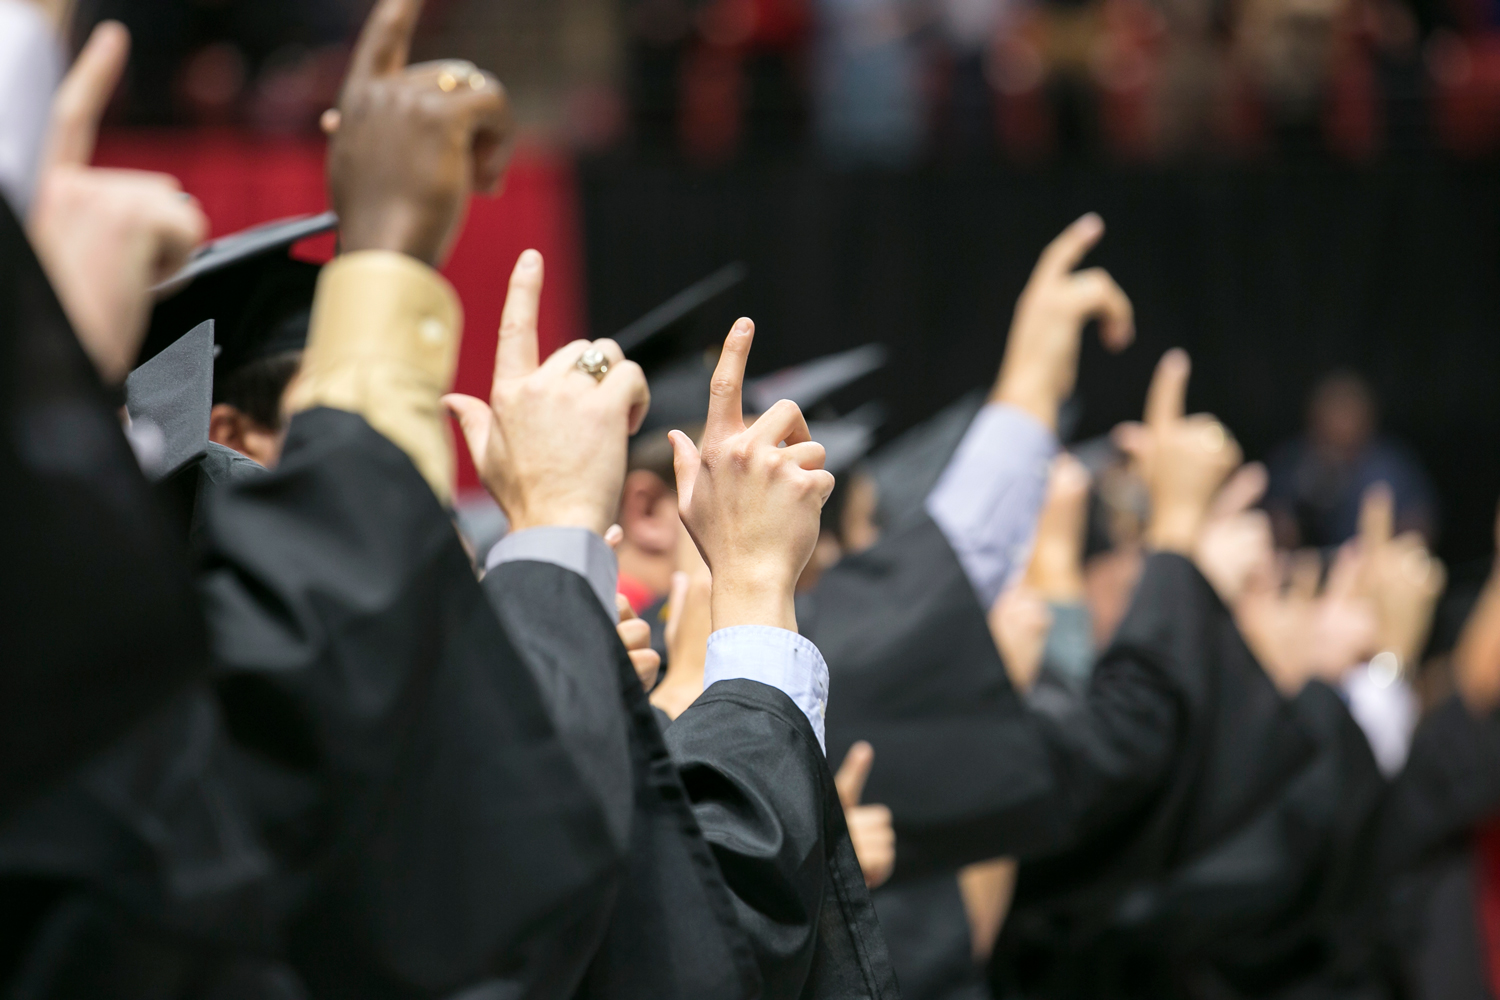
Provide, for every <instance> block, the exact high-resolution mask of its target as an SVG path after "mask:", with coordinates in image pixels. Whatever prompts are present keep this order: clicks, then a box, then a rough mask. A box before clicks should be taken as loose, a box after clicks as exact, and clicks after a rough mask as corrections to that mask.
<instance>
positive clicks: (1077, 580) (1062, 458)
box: [1026, 452, 1091, 601]
mask: <svg viewBox="0 0 1500 1000" xmlns="http://www.w3.org/2000/svg"><path fill="white" fill-rule="evenodd" d="M1090 482H1091V477H1090V476H1089V470H1088V469H1087V468H1085V467H1084V464H1083V463H1082V462H1080V461H1079V460H1078V459H1076V458H1074V457H1073V456H1072V455H1069V454H1067V453H1066V452H1064V453H1063V454H1061V455H1059V456H1057V458H1055V459H1053V461H1052V468H1051V469H1050V470H1048V475H1047V502H1046V504H1045V505H1044V506H1043V507H1042V516H1041V519H1040V520H1039V521H1038V522H1037V527H1036V544H1035V545H1034V546H1033V547H1032V550H1031V562H1030V563H1028V564H1027V566H1026V585H1027V586H1028V587H1030V588H1031V589H1032V590H1033V591H1035V592H1036V593H1037V595H1038V596H1040V597H1042V598H1044V599H1046V600H1049V601H1080V600H1082V599H1083V588H1084V580H1083V549H1084V543H1085V540H1086V539H1085V535H1086V534H1087V532H1088V518H1089V485H1090Z"/></svg>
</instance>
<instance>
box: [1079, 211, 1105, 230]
mask: <svg viewBox="0 0 1500 1000" xmlns="http://www.w3.org/2000/svg"><path fill="white" fill-rule="evenodd" d="M1078 224H1079V225H1081V226H1083V227H1084V228H1086V229H1088V230H1089V231H1090V232H1098V231H1099V230H1102V229H1103V228H1104V219H1103V218H1102V217H1101V216H1100V215H1099V213H1098V212H1085V213H1084V214H1083V215H1082V216H1080V217H1079V219H1078Z"/></svg>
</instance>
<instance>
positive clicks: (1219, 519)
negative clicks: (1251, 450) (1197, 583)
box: [1193, 462, 1276, 607]
mask: <svg viewBox="0 0 1500 1000" xmlns="http://www.w3.org/2000/svg"><path fill="white" fill-rule="evenodd" d="M1267 482H1268V479H1267V476H1266V467H1265V466H1263V465H1261V464H1260V463H1259V462H1251V463H1249V464H1247V465H1242V466H1240V467H1239V468H1238V469H1237V470H1235V473H1234V475H1232V476H1230V477H1229V481H1228V482H1226V483H1225V484H1224V488H1223V489H1221V490H1220V491H1219V495H1218V496H1217V497H1215V498H1214V502H1213V506H1212V507H1210V508H1209V512H1208V517H1207V520H1206V522H1205V523H1204V526H1203V531H1202V533H1201V534H1200V535H1199V537H1198V544H1197V547H1196V549H1195V550H1194V553H1193V561H1194V562H1195V563H1197V564H1198V569H1199V570H1200V571H1201V572H1202V573H1203V575H1204V577H1206V578H1207V579H1208V582H1209V583H1211V584H1213V587H1214V590H1216V591H1218V594H1219V597H1220V598H1221V599H1222V600H1223V601H1224V603H1225V604H1227V605H1229V606H1230V607H1233V606H1234V605H1235V603H1236V602H1237V601H1238V600H1239V599H1240V597H1241V595H1242V594H1243V593H1244V592H1245V588H1246V587H1247V586H1249V585H1250V582H1251V580H1252V579H1255V578H1257V577H1260V576H1266V577H1269V575H1270V574H1271V573H1272V571H1273V570H1274V565H1275V560H1276V549H1275V541H1274V539H1273V535H1272V532H1271V519H1270V518H1269V517H1268V516H1267V515H1266V512H1265V511H1263V510H1256V509H1254V508H1255V504H1256V503H1257V502H1258V501H1259V500H1260V498H1261V497H1262V496H1263V495H1264V494H1265V492H1266V485H1267Z"/></svg>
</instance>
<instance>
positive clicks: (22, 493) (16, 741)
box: [0, 199, 207, 821]
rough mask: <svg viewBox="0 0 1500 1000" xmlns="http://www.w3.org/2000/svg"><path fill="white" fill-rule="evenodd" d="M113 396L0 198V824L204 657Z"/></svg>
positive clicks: (185, 678) (163, 696)
mask: <svg viewBox="0 0 1500 1000" xmlns="http://www.w3.org/2000/svg"><path fill="white" fill-rule="evenodd" d="M118 405H119V404H118V403H117V402H112V401H111V400H109V399H108V398H107V394H106V392H105V389H104V387H103V386H102V385H100V383H99V377H98V375H97V374H96V373H95V371H94V368H93V365H92V364H91V363H90V362H89V359H88V357H87V356H86V355H85V354H84V351H83V348H82V347H81V346H80V345H79V343H78V340H77V338H76V336H75V335H74V333H73V330H72V327H71V326H70V325H69V323H68V319H67V316H66V315H65V314H64V313H63V310H62V306H61V305H60V304H59V303H58V301H57V298H56V296H55V295H54V294H53V291H52V288H51V286H50V285H49V284H48V282H47V278H46V275H45V274H44V273H43V271H42V268H41V266H40V265H39V264H38V262H37V260H36V257H35V255H34V254H33V253H32V251H31V247H30V245H29V243H28V242H27V239H26V235H25V233H24V232H23V231H22V229H21V226H20V224H19V222H18V221H17V220H16V218H15V217H14V216H13V215H12V214H11V211H10V208H9V206H8V205H7V204H5V203H4V200H3V199H0V524H3V525H4V527H3V528H0V607H3V609H4V610H3V612H0V613H3V616H4V619H5V625H4V629H3V633H4V635H3V639H0V646H3V649H4V652H3V656H0V659H3V660H4V669H0V821H3V820H4V819H5V818H6V817H7V816H9V815H12V814H13V812H14V811H15V810H16V809H18V808H20V807H21V805H22V803H23V802H24V801H25V800H26V799H28V798H30V797H31V796H33V795H34V794H36V793H38V792H41V791H43V790H44V789H45V788H47V787H48V786H49V785H51V784H52V783H53V782H55V781H56V779H58V778H59V777H60V776H62V775H63V774H65V773H66V772H67V771H68V770H69V769H70V768H72V767H74V766H76V765H77V764H79V763H81V762H82V761H84V760H85V759H86V758H88V757H89V756H91V755H93V754H95V753H97V752H98V751H100V750H102V749H103V748H104V747H106V746H108V745H109V744H110V743H111V742H112V741H114V740H115V739H117V738H118V737H120V736H121V735H122V734H123V733H124V732H126V731H127V730H128V729H129V728H130V727H131V726H132V725H134V724H135V723H137V722H139V721H140V720H141V719H143V718H145V717H146V716H147V715H149V714H150V713H151V712H153V711H154V710H156V709H157V708H159V707H160V706H161V705H163V704H165V703H166V702H167V701H168V700H169V699H170V698H171V697H172V696H173V694H174V693H175V692H177V691H180V690H181V689H183V688H184V687H185V686H186V685H187V684H188V683H189V682H190V680H191V679H193V678H195V677H201V676H202V673H203V671H204V668H205V666H206V662H207V645H206V640H205V633H204V627H203V621H202V617H201V615H200V614H199V612H198V608H197V604H196V602H195V601H194V599H193V589H192V577H191V574H190V572H189V568H188V563H187V558H186V553H185V551H184V549H183V547H182V546H181V544H180V543H178V542H177V541H176V540H175V539H174V538H173V537H172V534H171V531H170V528H169V525H168V522H167V520H166V519H165V518H164V517H163V516H162V514H161V512H160V511H159V510H158V509H157V505H156V503H155V500H154V498H153V496H152V495H151V492H150V488H149V487H148V486H147V483H146V480H145V478H144V477H143V476H142V475H141V471H140V469H139V467H138V466H137V464H136V461H135V456H134V455H133V454H132V453H131V450H130V446H129V445H128V444H127V443H126V440H125V436H124V434H123V433H122V431H121V429H120V421H119V417H118V415H117V414H116V412H115V410H116V408H117V407H118Z"/></svg>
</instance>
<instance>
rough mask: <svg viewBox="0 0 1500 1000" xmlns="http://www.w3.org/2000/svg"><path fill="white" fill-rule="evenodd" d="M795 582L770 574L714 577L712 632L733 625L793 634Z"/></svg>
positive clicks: (794, 625) (728, 574)
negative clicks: (757, 626)
mask: <svg viewBox="0 0 1500 1000" xmlns="http://www.w3.org/2000/svg"><path fill="white" fill-rule="evenodd" d="M795 585H796V580H795V579H790V580H784V579H781V578H780V576H779V574H773V573H761V574H757V573H754V572H750V573H736V572H734V571H733V570H724V571H722V572H718V573H715V574H714V578H713V595H712V597H711V599H710V605H709V607H710V614H711V617H712V626H711V628H712V631H715V632H717V631H718V630H719V629H723V628H733V627H735V626H737V625H769V626H771V627H773V628H784V629H787V630H788V631H791V632H795V631H797V609H796V602H795V599H794V593H795Z"/></svg>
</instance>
